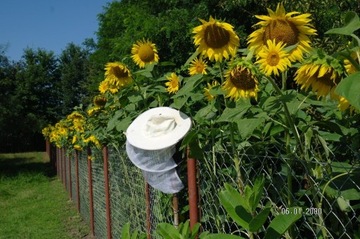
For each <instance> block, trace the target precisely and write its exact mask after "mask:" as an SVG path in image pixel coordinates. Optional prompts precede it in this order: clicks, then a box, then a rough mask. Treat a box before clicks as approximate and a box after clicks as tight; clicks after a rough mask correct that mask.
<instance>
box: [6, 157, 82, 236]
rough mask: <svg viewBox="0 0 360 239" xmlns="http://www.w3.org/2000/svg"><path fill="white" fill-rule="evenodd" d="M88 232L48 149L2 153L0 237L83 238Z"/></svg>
mask: <svg viewBox="0 0 360 239" xmlns="http://www.w3.org/2000/svg"><path fill="white" fill-rule="evenodd" d="M88 232H89V228H88V227H87V224H86V223H84V222H83V221H82V219H81V217H80V216H79V214H78V213H77V211H76V209H75V206H74V204H73V203H72V202H71V201H69V198H68V195H67V193H66V192H65V190H64V187H63V185H62V184H61V182H60V181H59V180H58V178H57V177H56V176H55V175H54V172H53V170H52V169H51V168H50V164H49V159H48V157H47V156H46V154H45V153H43V152H31V153H17V154H0V239H5V238H6V239H12V238H16V239H17V238H19V239H20V238H21V239H23V238H34V239H41V238H46V239H47V238H49V239H52V238H84V237H86V236H87V234H88Z"/></svg>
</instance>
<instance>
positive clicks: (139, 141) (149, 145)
mask: <svg viewBox="0 0 360 239" xmlns="http://www.w3.org/2000/svg"><path fill="white" fill-rule="evenodd" d="M156 114H164V115H168V116H172V117H173V118H174V119H175V122H176V127H175V129H174V130H173V131H171V133H170V134H167V135H163V136H158V137H154V138H149V137H145V136H144V134H143V127H144V125H145V124H146V122H147V121H148V120H149V118H150V117H151V116H153V115H156ZM190 128H191V119H190V118H189V117H188V116H187V115H186V114H184V113H182V112H181V111H179V110H176V109H173V108H170V107H157V108H152V109H150V110H147V111H145V112H144V113H142V114H140V115H139V116H138V117H137V118H136V119H135V120H134V121H133V122H132V123H131V124H130V125H129V127H128V128H127V130H126V138H127V140H128V141H129V143H130V144H131V145H133V146H135V147H137V148H140V149H145V150H159V149H164V148H168V147H170V146H172V145H175V144H176V143H178V142H179V141H180V140H181V139H182V138H183V137H184V136H185V135H186V133H187V132H188V131H189V130H190Z"/></svg>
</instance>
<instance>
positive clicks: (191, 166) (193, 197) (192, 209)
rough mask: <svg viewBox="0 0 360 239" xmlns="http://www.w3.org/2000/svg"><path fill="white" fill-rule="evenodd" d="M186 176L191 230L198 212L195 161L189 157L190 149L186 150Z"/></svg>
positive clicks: (197, 219) (196, 219)
mask: <svg viewBox="0 0 360 239" xmlns="http://www.w3.org/2000/svg"><path fill="white" fill-rule="evenodd" d="M186 154H187V160H186V161H187V175H188V192H189V214H190V215H189V216H190V228H191V229H192V228H193V227H194V226H195V224H196V223H197V222H199V210H198V191H197V190H198V189H197V182H196V159H194V158H192V157H190V148H189V147H188V148H187V153H186Z"/></svg>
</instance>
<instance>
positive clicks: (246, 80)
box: [222, 61, 259, 100]
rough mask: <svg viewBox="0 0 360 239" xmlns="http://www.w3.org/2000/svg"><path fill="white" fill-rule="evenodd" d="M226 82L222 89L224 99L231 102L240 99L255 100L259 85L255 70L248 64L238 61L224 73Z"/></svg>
mask: <svg viewBox="0 0 360 239" xmlns="http://www.w3.org/2000/svg"><path fill="white" fill-rule="evenodd" d="M225 77H226V80H225V82H224V83H223V85H222V89H223V90H224V91H225V92H226V97H229V98H230V99H233V100H238V99H240V98H255V99H257V92H258V91H259V83H258V80H257V77H256V73H255V69H254V68H253V66H252V65H251V63H250V62H247V61H238V62H236V63H234V64H232V66H231V67H230V68H229V69H228V70H227V71H226V73H225Z"/></svg>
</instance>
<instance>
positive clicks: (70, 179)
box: [68, 157, 72, 200]
mask: <svg viewBox="0 0 360 239" xmlns="http://www.w3.org/2000/svg"><path fill="white" fill-rule="evenodd" d="M68 171H69V195H70V199H71V200H72V178H71V157H68Z"/></svg>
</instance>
